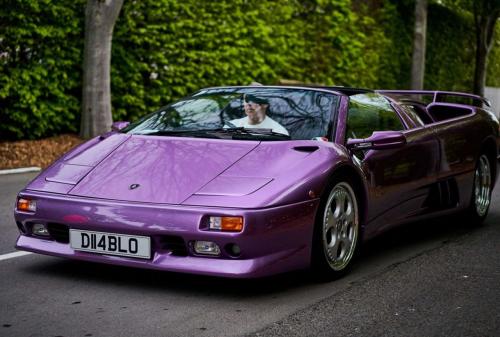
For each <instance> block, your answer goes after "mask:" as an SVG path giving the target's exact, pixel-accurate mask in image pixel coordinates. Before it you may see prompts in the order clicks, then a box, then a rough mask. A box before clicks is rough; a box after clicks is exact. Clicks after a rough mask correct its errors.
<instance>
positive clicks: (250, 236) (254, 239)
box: [15, 190, 318, 278]
mask: <svg viewBox="0 0 500 337" xmlns="http://www.w3.org/2000/svg"><path fill="white" fill-rule="evenodd" d="M20 196H22V197H28V198H32V199H35V200H36V201H37V212H36V213H35V214H29V213H25V212H19V211H15V219H16V222H17V224H18V226H19V227H20V230H21V235H20V236H19V239H18V240H17V244H16V248H18V249H20V250H26V251H31V252H35V253H41V254H47V255H53V256H60V257H67V258H72V259H77V260H85V261H91V262H101V263H108V264H115V265H122V266H130V267H138V268H149V269H158V270H166V271H174V272H183V273H193V274H202V275H212V276H222V277H234V278H251V277H262V276H267V275H272V274H277V273H282V272H286V271H289V270H294V269H302V268H306V267H308V266H309V263H310V256H311V243H312V235H313V227H314V226H313V225H314V218H315V214H316V209H317V207H318V200H317V199H316V200H311V201H306V202H301V203H296V204H291V205H285V206H279V207H273V208H265V209H251V210H249V209H230V208H224V209H222V208H213V207H193V206H173V205H160V204H144V203H129V202H115V201H109V200H102V199H91V198H81V197H72V196H67V195H60V194H52V193H42V192H33V191H28V190H25V191H23V192H22V193H21V194H20ZM210 215H215V216H243V218H244V229H243V231H242V232H239V233H230V232H218V231H209V230H207V228H206V226H205V225H204V223H205V222H206V219H207V218H208V216H210ZM33 223H44V224H47V225H48V226H49V228H53V227H54V226H55V227H56V228H57V232H52V231H51V237H50V238H39V237H35V236H33V235H32V234H31V232H30V226H31V224H33ZM69 228H72V229H81V230H91V231H100V232H111V233H118V234H129V235H145V236H150V237H151V242H152V244H151V259H149V260H143V259H136V258H131V257H122V256H112V255H103V254H96V253H89V252H83V251H75V250H73V249H72V248H71V247H70V244H69V242H68V240H67V239H66V238H65V236H64V232H65V231H67V230H69ZM61 233H62V234H61ZM195 240H204V241H212V242H215V243H217V244H218V245H219V247H221V250H222V252H221V255H220V256H217V257H207V256H200V255H197V254H196V253H195V252H194V251H193V249H192V243H193V242H194V241H195ZM232 244H237V245H238V246H239V247H240V248H241V254H240V255H239V256H237V257H235V256H231V254H230V253H229V252H228V251H227V250H225V249H224V247H228V246H230V245H232Z"/></svg>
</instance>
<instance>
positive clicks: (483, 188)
mask: <svg viewBox="0 0 500 337" xmlns="http://www.w3.org/2000/svg"><path fill="white" fill-rule="evenodd" d="M492 176H493V174H492V170H491V162H490V160H489V159H488V156H487V155H486V154H485V153H482V154H481V155H480V156H479V159H478V160H477V163H476V169H475V171H474V182H473V186H472V195H471V200H470V205H469V208H468V209H467V211H466V215H467V219H468V221H469V222H470V223H471V224H473V225H479V224H481V223H482V222H483V221H484V219H485V218H486V216H487V215H488V210H489V208H490V204H491V193H492V186H493V184H492Z"/></svg>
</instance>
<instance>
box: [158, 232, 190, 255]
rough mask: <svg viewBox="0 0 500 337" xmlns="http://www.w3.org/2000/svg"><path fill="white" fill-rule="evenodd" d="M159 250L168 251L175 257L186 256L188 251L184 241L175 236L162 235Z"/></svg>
mask: <svg viewBox="0 0 500 337" xmlns="http://www.w3.org/2000/svg"><path fill="white" fill-rule="evenodd" d="M160 246H161V249H164V250H169V251H171V252H172V255H175V256H187V255H188V250H187V247H186V243H185V242H184V239H183V238H181V237H180V236H175V235H162V236H161V237H160Z"/></svg>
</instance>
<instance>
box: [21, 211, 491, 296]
mask: <svg viewBox="0 0 500 337" xmlns="http://www.w3.org/2000/svg"><path fill="white" fill-rule="evenodd" d="M498 217H499V216H497V215H494V214H490V215H489V217H488V219H487V221H486V223H485V224H484V225H483V226H481V227H474V226H471V225H470V224H467V223H464V222H463V220H462V219H460V218H458V217H446V218H437V219H433V220H427V221H423V222H415V223H411V224H407V225H404V226H400V227H397V228H395V229H392V230H390V231H388V232H386V233H384V234H382V235H380V236H378V237H377V238H375V239H373V240H371V241H369V242H367V243H365V245H364V246H363V251H362V254H361V256H359V258H358V261H357V263H356V264H355V266H354V268H353V270H352V271H351V273H350V274H349V275H347V276H346V277H345V278H344V280H343V281H346V282H349V283H350V282H355V281H356V280H357V279H359V278H360V276H361V277H366V272H365V273H364V272H363V270H364V269H365V270H366V269H369V268H367V267H368V265H367V264H369V263H374V264H378V265H380V267H379V271H380V270H384V269H386V268H388V267H390V265H391V264H393V263H394V259H392V260H391V259H388V258H387V257H388V256H392V257H394V256H396V257H397V258H399V257H400V256H401V258H400V260H399V261H397V262H396V263H401V262H403V261H405V260H408V259H411V258H412V257H415V256H418V255H420V254H422V253H424V252H425V251H427V250H428V249H429V247H433V248H438V247H440V246H441V245H444V244H447V243H449V242H454V241H460V240H463V239H465V238H466V237H467V236H468V235H470V234H472V233H473V232H475V231H481V230H484V228H486V227H488V226H492V225H493V224H495V223H497V222H498V219H497V221H495V218H498ZM23 271H24V272H26V273H28V274H30V275H35V274H36V275H39V274H45V275H47V276H50V277H56V278H59V279H61V280H67V281H68V282H74V281H75V280H78V281H79V282H86V283H95V284H108V285H117V286H118V285H119V286H120V287H129V288H131V290H134V291H136V290H147V289H150V290H155V291H160V292H162V291H164V292H176V293H184V294H186V295H190V296H214V295H215V296H220V297H238V298H242V297H243V298H244V297H255V296H274V295H276V296H277V295H279V294H280V293H282V292H286V291H288V290H291V289H300V288H303V287H308V286H311V285H313V284H315V283H317V282H318V281H317V280H316V279H315V278H314V277H313V276H312V275H311V273H310V272H309V271H298V272H292V273H286V274H282V275H277V276H274V277H268V278H264V279H251V280H235V279H223V278H216V277H207V276H196V275H188V274H179V273H171V272H162V271H154V270H145V269H134V268H128V267H120V266H112V265H105V264H97V263H90V262H81V261H72V260H64V259H58V258H53V259H44V260H43V262H41V263H37V264H30V265H29V266H25V267H23ZM368 274H369V273H368ZM338 282H339V281H338ZM334 285H335V281H334V282H333V283H332V286H334Z"/></svg>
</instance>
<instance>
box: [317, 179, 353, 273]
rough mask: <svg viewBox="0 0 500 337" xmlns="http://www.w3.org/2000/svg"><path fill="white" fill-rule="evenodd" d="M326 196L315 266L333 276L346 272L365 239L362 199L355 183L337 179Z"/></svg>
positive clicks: (321, 208) (319, 217) (319, 222)
mask: <svg viewBox="0 0 500 337" xmlns="http://www.w3.org/2000/svg"><path fill="white" fill-rule="evenodd" d="M330 186H332V187H331V188H330V189H329V192H327V193H325V195H324V196H323V198H322V200H321V203H320V206H319V208H318V213H317V215H316V224H315V228H314V237H313V254H312V263H311V264H312V267H313V270H314V272H315V274H316V276H317V277H319V278H320V279H322V280H332V279H336V278H339V277H341V276H343V275H345V274H346V273H347V272H348V271H349V269H350V267H351V265H352V262H353V260H354V258H355V256H356V255H357V253H358V250H359V243H360V241H361V225H360V216H359V202H358V200H359V199H358V196H357V195H356V192H355V189H354V184H352V182H351V181H349V180H348V179H345V178H344V179H336V180H334V181H333V182H332V184H330Z"/></svg>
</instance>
